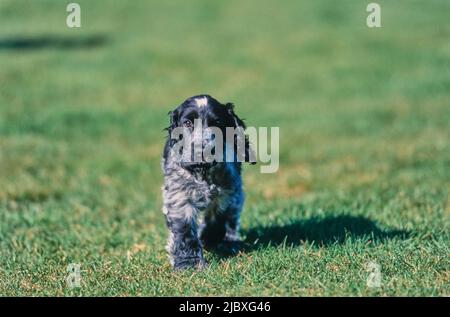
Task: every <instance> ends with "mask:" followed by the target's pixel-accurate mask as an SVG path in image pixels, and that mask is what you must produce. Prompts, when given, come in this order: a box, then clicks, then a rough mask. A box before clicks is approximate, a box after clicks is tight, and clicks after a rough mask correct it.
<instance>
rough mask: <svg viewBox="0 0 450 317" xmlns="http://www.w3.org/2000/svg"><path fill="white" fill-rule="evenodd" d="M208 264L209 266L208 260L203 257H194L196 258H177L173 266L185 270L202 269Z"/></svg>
mask: <svg viewBox="0 0 450 317" xmlns="http://www.w3.org/2000/svg"><path fill="white" fill-rule="evenodd" d="M206 266H207V264H206V261H205V260H204V259H203V258H199V257H194V258H184V259H176V260H175V262H174V265H173V268H174V269H175V270H176V271H184V270H187V269H197V270H202V269H204V268H206Z"/></svg>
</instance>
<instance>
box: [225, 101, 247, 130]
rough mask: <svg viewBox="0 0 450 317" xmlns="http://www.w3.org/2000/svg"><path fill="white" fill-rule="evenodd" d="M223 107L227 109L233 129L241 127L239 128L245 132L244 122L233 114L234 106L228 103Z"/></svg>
mask: <svg viewBox="0 0 450 317" xmlns="http://www.w3.org/2000/svg"><path fill="white" fill-rule="evenodd" d="M225 107H227V111H228V114H229V115H230V116H231V117H232V118H233V121H234V127H235V128H237V127H241V128H243V129H244V130H245V128H246V126H245V123H244V121H243V120H242V119H241V118H239V117H238V116H237V115H236V113H234V104H232V103H231V102H229V103H227V104H225Z"/></svg>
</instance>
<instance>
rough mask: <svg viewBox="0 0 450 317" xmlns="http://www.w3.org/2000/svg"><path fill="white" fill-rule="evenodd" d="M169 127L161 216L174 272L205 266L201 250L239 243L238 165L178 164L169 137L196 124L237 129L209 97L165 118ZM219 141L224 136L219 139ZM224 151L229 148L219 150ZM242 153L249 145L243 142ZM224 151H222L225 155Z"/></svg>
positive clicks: (227, 108)
mask: <svg viewBox="0 0 450 317" xmlns="http://www.w3.org/2000/svg"><path fill="white" fill-rule="evenodd" d="M169 115H170V119H171V120H170V126H169V127H168V128H167V130H168V132H169V137H168V139H167V142H166V145H165V148H164V154H163V158H162V169H163V173H164V186H163V201H164V202H163V212H164V214H165V217H166V222H167V226H168V229H169V238H168V244H167V251H168V252H169V257H170V261H171V264H172V265H173V267H174V268H175V269H185V268H189V267H197V268H201V267H203V266H204V265H205V260H204V258H203V247H204V246H205V247H209V246H211V247H214V246H217V245H218V244H219V243H221V242H225V241H229V242H233V241H239V219H240V213H241V211H242V206H243V204H244V191H243V188H242V179H241V165H242V163H241V162H238V161H236V160H235V161H231V162H214V163H202V164H184V163H183V162H180V160H179V159H178V157H177V156H176V155H175V153H174V151H171V149H172V146H173V143H172V142H173V140H171V137H170V135H171V134H170V133H171V131H172V130H173V129H174V128H175V127H183V126H184V127H185V126H188V127H191V126H192V124H191V123H189V122H192V121H194V120H193V119H200V120H202V122H203V125H204V127H208V126H215V127H219V128H220V129H225V127H242V128H244V129H245V125H244V122H243V121H242V120H241V119H240V118H239V117H238V116H237V115H236V114H235V113H234V110H233V105H232V104H230V103H227V104H221V103H220V102H218V101H217V100H216V99H214V98H212V97H211V96H209V95H199V96H194V97H191V98H189V99H187V100H186V101H184V102H183V103H182V104H181V105H180V106H178V107H177V108H176V109H175V110H173V111H171V112H169ZM224 135H225V134H224ZM226 146H229V145H225V147H226ZM245 147H246V153H248V152H247V151H249V143H248V141H247V140H246V142H245ZM225 151H226V150H225Z"/></svg>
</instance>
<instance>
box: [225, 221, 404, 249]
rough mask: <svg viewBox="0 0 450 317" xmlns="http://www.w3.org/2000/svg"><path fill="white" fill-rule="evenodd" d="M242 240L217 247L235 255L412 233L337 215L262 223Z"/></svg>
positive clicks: (245, 233) (400, 236)
mask: <svg viewBox="0 0 450 317" xmlns="http://www.w3.org/2000/svg"><path fill="white" fill-rule="evenodd" d="M244 235H245V236H246V239H245V241H244V242H242V243H238V244H229V245H222V246H221V248H220V249H218V250H216V251H218V252H217V253H218V254H219V255H220V256H231V255H233V254H236V253H237V252H238V251H241V252H250V251H253V250H256V249H259V248H262V247H263V248H264V247H268V246H276V245H280V244H286V246H298V245H301V244H303V243H305V242H306V241H307V242H309V243H313V244H314V245H316V246H329V245H333V244H342V243H344V242H345V241H346V240H347V239H352V238H353V239H355V238H364V239H366V240H367V241H369V240H370V241H371V242H372V243H382V242H383V241H386V240H388V239H393V238H400V239H406V238H408V237H409V235H410V233H409V232H408V231H404V230H383V229H380V228H379V227H378V226H377V225H376V223H375V222H374V221H372V220H370V219H368V218H365V217H361V216H335V217H327V218H316V217H313V218H309V219H305V220H296V221H293V222H292V223H289V224H285V225H275V226H259V227H255V228H251V229H249V230H247V231H244Z"/></svg>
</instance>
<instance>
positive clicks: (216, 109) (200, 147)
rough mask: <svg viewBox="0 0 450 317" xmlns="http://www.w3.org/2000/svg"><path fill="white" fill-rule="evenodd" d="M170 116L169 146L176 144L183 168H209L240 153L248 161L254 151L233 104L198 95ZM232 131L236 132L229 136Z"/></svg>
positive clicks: (235, 159)
mask: <svg viewBox="0 0 450 317" xmlns="http://www.w3.org/2000/svg"><path fill="white" fill-rule="evenodd" d="M169 116H170V126H169V127H168V128H167V130H168V132H169V146H170V147H171V148H172V147H174V145H175V144H177V146H178V148H177V149H176V151H178V154H180V156H178V158H179V159H180V163H181V165H182V166H183V167H185V168H208V167H211V166H214V165H215V164H217V163H218V162H229V161H237V158H238V157H239V155H240V152H243V154H242V155H241V157H243V159H241V160H240V161H246V160H247V161H248V159H249V153H250V151H251V150H250V144H249V141H248V138H247V137H246V136H245V134H244V130H245V124H244V121H243V120H242V119H240V118H239V117H238V116H237V115H236V114H235V112H234V106H233V104H231V103H226V104H222V103H220V102H219V101H217V100H216V99H214V98H213V97H211V96H209V95H198V96H193V97H191V98H188V99H186V100H185V101H184V102H183V103H182V104H181V105H180V106H178V107H177V108H176V109H175V110H173V111H171V112H169ZM227 128H228V129H227ZM230 128H231V129H230ZM233 129H234V130H233ZM230 131H234V132H235V133H234V135H231V136H230ZM180 145H182V146H181V147H180ZM239 145H241V146H239ZM231 149H232V151H231ZM230 152H231V153H232V154H231V155H230Z"/></svg>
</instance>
